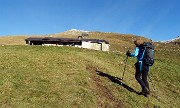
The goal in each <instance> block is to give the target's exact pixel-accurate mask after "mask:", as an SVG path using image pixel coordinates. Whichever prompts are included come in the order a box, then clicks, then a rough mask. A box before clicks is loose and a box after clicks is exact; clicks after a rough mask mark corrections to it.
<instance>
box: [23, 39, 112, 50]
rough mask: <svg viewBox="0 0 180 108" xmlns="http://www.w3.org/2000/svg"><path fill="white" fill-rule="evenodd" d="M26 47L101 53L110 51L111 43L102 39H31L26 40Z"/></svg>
mask: <svg viewBox="0 0 180 108" xmlns="http://www.w3.org/2000/svg"><path fill="white" fill-rule="evenodd" d="M25 41H26V45H42V46H74V47H78V48H88V49H94V50H101V51H109V46H110V45H109V42H108V41H105V40H100V39H83V38H57V37H44V38H35V37H30V38H27V39H25Z"/></svg>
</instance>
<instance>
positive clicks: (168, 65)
mask: <svg viewBox="0 0 180 108" xmlns="http://www.w3.org/2000/svg"><path fill="white" fill-rule="evenodd" d="M64 35H65V34H63V36H64ZM77 35H78V34H75V35H74V36H75V37H77ZM51 36H58V37H61V36H62V34H55V35H51ZM71 36H72V35H71ZM26 37H27V36H19V37H11V36H10V37H0V41H1V46H0V69H1V73H0V74H1V75H0V92H1V94H0V107H2V108H9V107H13V108H25V107H26V108H27V107H29V108H32V107H35V108H37V107H47V108H59V107H60V108H131V107H132V108H153V107H156V108H157V107H161V108H170V107H172V108H179V107H180V105H179V102H180V101H179V100H180V82H179V81H180V80H179V79H180V71H179V68H180V61H179V59H180V47H179V46H178V45H173V44H165V43H154V45H155V46H156V50H155V64H154V66H153V67H151V71H150V76H151V79H152V82H150V87H151V88H152V93H151V96H150V97H149V98H145V97H144V96H139V95H137V92H139V91H140V86H139V85H138V83H137V82H136V80H135V78H134V71H135V70H134V62H135V60H136V59H135V58H134V59H133V58H131V59H128V65H127V68H126V73H125V77H124V80H121V78H122V74H123V69H124V59H125V55H124V53H125V51H126V50H127V49H130V50H131V51H132V50H133V47H134V45H133V44H132V39H134V38H136V36H134V35H131V34H116V33H102V32H91V34H89V37H88V38H100V39H105V40H107V41H109V42H110V43H111V51H110V52H101V51H94V50H87V49H79V48H73V47H53V46H52V47H45V46H25V45H24V44H25V42H24V40H23V39H25V38H26ZM67 37H68V35H67ZM69 37H70V36H69ZM142 38H143V37H142ZM143 39H145V40H148V39H146V38H143ZM128 47H129V48H128ZM121 83H123V84H122V85H121ZM152 83H153V85H154V86H153V85H152ZM157 96H159V97H158V99H157Z"/></svg>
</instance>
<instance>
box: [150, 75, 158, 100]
mask: <svg viewBox="0 0 180 108" xmlns="http://www.w3.org/2000/svg"><path fill="white" fill-rule="evenodd" d="M148 77H149V79H150V82H151V84H152V87H153V90H154V92H155V97H156V99H157V100H158V101H159V96H158V94H157V90H156V89H155V86H154V84H153V82H152V79H151V77H150V75H149V74H148Z"/></svg>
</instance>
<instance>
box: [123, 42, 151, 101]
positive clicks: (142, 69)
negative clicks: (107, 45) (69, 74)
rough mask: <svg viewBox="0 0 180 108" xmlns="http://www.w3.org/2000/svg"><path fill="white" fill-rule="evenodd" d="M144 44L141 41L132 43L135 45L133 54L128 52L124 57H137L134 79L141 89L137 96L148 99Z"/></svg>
mask: <svg viewBox="0 0 180 108" xmlns="http://www.w3.org/2000/svg"><path fill="white" fill-rule="evenodd" d="M144 43H145V42H143V41H142V40H141V39H136V40H135V41H134V44H135V45H136V47H135V49H134V52H133V53H130V51H129V50H128V51H127V53H126V55H127V56H129V57H137V62H136V63H135V68H136V73H135V78H136V80H137V81H138V83H139V84H140V85H141V88H142V91H141V92H140V93H139V95H144V96H145V97H149V95H150V89H149V83H148V81H147V77H148V72H149V65H147V64H146V63H145V62H144V58H143V56H144V54H145V51H144V50H145V49H144V46H143V44H144ZM151 45H152V44H151ZM153 63H154V61H153Z"/></svg>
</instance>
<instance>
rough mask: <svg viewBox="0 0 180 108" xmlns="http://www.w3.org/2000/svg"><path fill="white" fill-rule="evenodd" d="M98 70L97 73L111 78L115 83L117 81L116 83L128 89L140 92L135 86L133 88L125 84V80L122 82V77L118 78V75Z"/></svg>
mask: <svg viewBox="0 0 180 108" xmlns="http://www.w3.org/2000/svg"><path fill="white" fill-rule="evenodd" d="M96 72H97V74H98V75H99V76H102V77H106V78H109V79H110V80H111V81H112V82H114V83H116V84H119V85H120V86H122V87H124V88H125V89H127V90H128V91H130V92H134V93H136V94H138V92H137V91H135V90H134V89H133V88H131V87H129V86H128V85H126V84H124V83H123V82H121V81H120V80H122V79H120V78H118V77H114V76H111V75H109V74H106V73H103V72H101V71H98V70H96Z"/></svg>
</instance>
